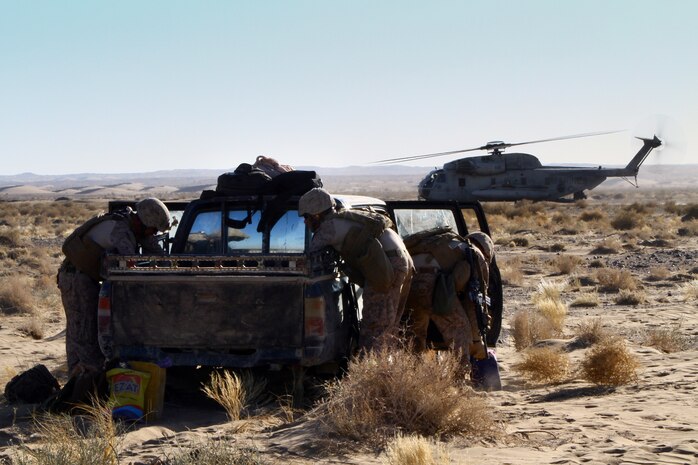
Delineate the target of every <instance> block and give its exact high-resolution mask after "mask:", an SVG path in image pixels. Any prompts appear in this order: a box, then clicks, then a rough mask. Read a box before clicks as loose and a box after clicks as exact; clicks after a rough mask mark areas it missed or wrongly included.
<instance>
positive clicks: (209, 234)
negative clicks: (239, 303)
mask: <svg viewBox="0 0 698 465" xmlns="http://www.w3.org/2000/svg"><path fill="white" fill-rule="evenodd" d="M261 217H262V214H261V212H259V211H251V210H248V209H238V210H228V212H227V214H226V216H225V224H223V222H222V215H221V212H220V211H218V210H213V211H203V212H199V213H198V214H197V215H196V217H195V219H194V222H193V223H192V227H191V229H190V232H189V235H188V236H187V240H186V243H185V246H184V253H186V254H195V255H198V254H202V255H207V254H221V253H223V254H226V255H238V254H259V253H303V252H304V251H305V246H306V234H307V232H306V226H305V223H304V222H303V218H301V217H299V216H298V212H297V211H296V210H289V211H286V212H284V214H283V215H282V216H281V218H280V219H279V220H278V221H277V222H276V223H275V224H274V226H273V228H272V229H271V231H270V233H269V238H268V241H266V244H268V245H265V237H264V233H262V232H258V231H257V226H258V225H259V222H260V219H261Z"/></svg>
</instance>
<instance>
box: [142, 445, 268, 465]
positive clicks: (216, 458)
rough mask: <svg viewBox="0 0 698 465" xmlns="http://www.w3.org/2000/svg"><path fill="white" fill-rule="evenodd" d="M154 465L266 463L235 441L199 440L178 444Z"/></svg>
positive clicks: (250, 464)
mask: <svg viewBox="0 0 698 465" xmlns="http://www.w3.org/2000/svg"><path fill="white" fill-rule="evenodd" d="M148 463H152V464H156V463H157V464H161V465H200V464H203V465H262V464H263V463H265V462H264V461H262V458H261V457H260V455H259V452H257V451H256V450H254V449H249V448H240V447H239V446H238V445H236V444H235V441H234V440H226V439H225V438H222V439H213V438H207V439H206V440H199V441H196V442H193V443H191V444H188V445H180V444H177V445H176V446H175V449H174V450H173V451H171V452H168V453H167V454H165V457H164V460H162V459H157V460H156V461H153V462H148Z"/></svg>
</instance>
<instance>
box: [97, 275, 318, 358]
mask: <svg viewBox="0 0 698 465" xmlns="http://www.w3.org/2000/svg"><path fill="white" fill-rule="evenodd" d="M306 279H307V278H304V277H299V276H273V277H269V276H266V277H265V276H236V275H203V276H191V275H180V276H177V275H167V276H166V275H157V274H154V275H147V274H146V275H123V276H111V277H110V281H111V283H112V316H111V318H112V328H113V337H114V340H113V342H114V344H115V345H116V346H122V345H124V346H130V345H143V346H157V347H161V348H167V347H173V348H181V349H185V348H192V349H222V350H226V351H227V350H229V351H247V350H251V351H254V350H257V349H260V348H282V347H284V348H292V347H301V346H302V343H303V304H304V295H303V289H304V286H303V284H304V282H305V280H306Z"/></svg>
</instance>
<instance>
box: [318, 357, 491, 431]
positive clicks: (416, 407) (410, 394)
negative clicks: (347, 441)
mask: <svg viewBox="0 0 698 465" xmlns="http://www.w3.org/2000/svg"><path fill="white" fill-rule="evenodd" d="M327 391H328V396H327V398H326V399H325V400H324V401H323V403H322V404H321V405H320V406H319V407H318V410H317V413H318V414H322V417H321V420H322V421H323V422H324V423H325V424H326V426H327V427H328V428H329V429H330V430H331V431H332V432H334V433H336V434H339V435H341V436H344V437H347V438H351V439H355V440H361V441H368V442H369V443H372V444H381V443H384V442H385V441H386V439H387V438H390V437H393V436H395V434H396V433H397V432H399V431H401V432H404V433H407V434H419V435H422V436H435V435H436V436H456V435H463V434H468V435H473V436H478V437H488V436H489V437H493V436H495V435H496V433H497V428H496V423H495V421H494V417H493V410H492V408H491V407H490V406H489V405H488V404H487V402H486V398H485V397H484V396H482V395H480V394H478V393H476V392H475V391H473V390H472V388H470V387H469V386H468V385H467V384H466V383H465V382H464V379H463V367H462V365H461V361H460V357H459V356H457V354H454V353H452V352H443V353H440V354H438V356H435V354H434V353H431V352H427V353H423V354H414V353H411V352H409V351H406V350H404V349H395V348H383V349H381V350H379V351H377V352H369V353H367V354H364V355H363V357H361V358H359V359H354V360H352V361H351V362H350V363H349V367H348V371H347V374H346V376H344V378H342V379H340V380H337V381H333V382H330V383H329V384H328V385H327Z"/></svg>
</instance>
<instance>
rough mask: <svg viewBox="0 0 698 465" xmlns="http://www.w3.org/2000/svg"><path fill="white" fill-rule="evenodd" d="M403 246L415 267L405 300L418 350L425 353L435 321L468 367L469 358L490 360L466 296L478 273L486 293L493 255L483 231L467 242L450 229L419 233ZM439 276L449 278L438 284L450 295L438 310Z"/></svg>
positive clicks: (489, 240)
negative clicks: (407, 250) (473, 278)
mask: <svg viewBox="0 0 698 465" xmlns="http://www.w3.org/2000/svg"><path fill="white" fill-rule="evenodd" d="M405 242H406V244H407V246H408V249H409V251H410V253H411V254H412V258H413V260H414V263H415V267H416V269H417V273H416V275H415V277H414V280H413V282H412V288H411V290H410V294H409V298H408V300H407V309H408V311H409V312H410V314H409V323H408V324H409V332H410V336H411V337H412V338H413V344H414V348H415V350H417V351H423V350H425V349H426V339H427V329H428V327H429V321H433V322H434V324H435V326H436V328H437V329H438V330H439V332H440V333H441V335H442V336H443V339H444V342H445V343H446V344H447V345H448V346H450V347H451V348H453V349H454V350H456V351H458V352H460V353H461V355H462V357H463V358H462V361H463V365H464V366H467V365H468V364H469V361H468V359H469V358H470V357H473V358H474V359H475V360H482V359H485V358H487V354H486V352H485V346H484V344H483V341H482V339H481V334H480V328H479V326H478V322H477V317H476V313H475V304H474V303H473V302H472V301H471V300H470V299H469V298H468V296H467V285H468V282H469V280H470V278H471V274H472V273H476V274H475V277H477V279H478V280H479V281H480V284H481V289H482V290H483V295H484V290H486V289H487V286H488V281H489V263H490V261H491V259H492V256H493V253H494V247H493V245H492V240H491V239H490V238H489V236H487V235H486V234H484V233H482V232H476V233H473V234H471V235H469V236H468V241H464V240H463V238H461V237H460V236H458V235H457V234H455V233H453V232H452V231H450V230H435V231H428V232H425V233H418V234H416V235H414V236H413V237H408V238H406V239H405ZM470 244H473V245H474V246H475V247H470ZM466 249H470V251H471V257H472V262H471V261H469V260H468V259H467V255H466ZM483 250H485V251H486V254H483V252H482V251H483ZM475 267H477V269H476V268H475ZM441 273H445V274H444V276H447V277H448V278H444V279H446V281H443V282H441V283H440V285H441V286H444V287H443V289H439V291H441V292H442V293H444V292H449V293H452V295H446V296H445V297H446V298H445V299H443V300H442V301H441V305H442V306H444V308H435V302H438V301H437V300H436V299H434V292H435V287H436V286H437V285H439V281H438V279H437V278H439V275H440V274H441ZM448 279H450V280H452V281H451V284H447V280H448Z"/></svg>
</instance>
